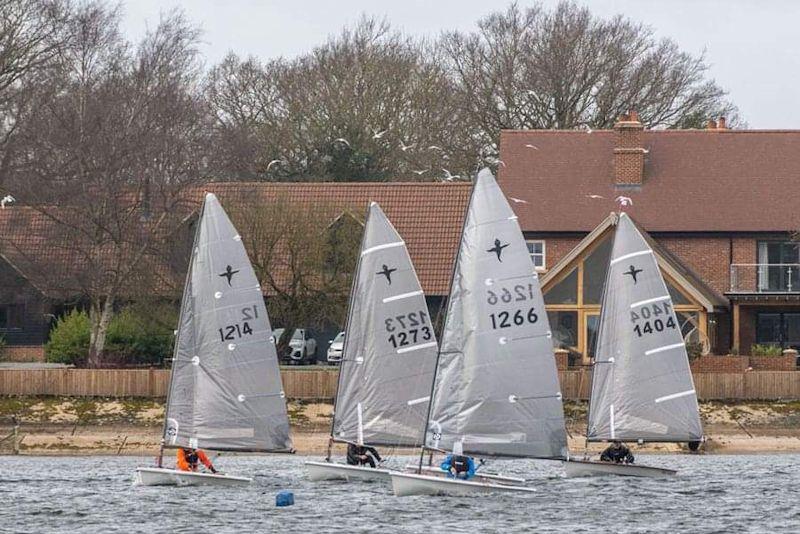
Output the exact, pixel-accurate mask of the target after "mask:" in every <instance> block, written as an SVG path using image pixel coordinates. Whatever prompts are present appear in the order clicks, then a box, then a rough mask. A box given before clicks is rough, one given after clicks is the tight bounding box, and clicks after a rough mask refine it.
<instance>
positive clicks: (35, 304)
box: [0, 260, 52, 361]
mask: <svg viewBox="0 0 800 534" xmlns="http://www.w3.org/2000/svg"><path fill="white" fill-rule="evenodd" d="M7 304H14V305H17V306H22V307H23V308H24V312H23V318H22V324H21V328H19V329H0V335H2V336H3V337H4V338H5V341H6V345H7V346H8V347H9V350H8V351H6V354H5V355H4V356H5V357H6V358H7V359H11V358H12V357H15V356H16V357H19V358H20V359H21V360H22V361H31V360H34V361H35V360H38V359H41V355H42V352H41V350H40V348H41V345H42V344H43V343H44V342H45V341H46V340H47V334H48V332H49V325H50V318H49V316H47V315H46V314H49V313H51V310H52V306H51V304H50V302H49V301H48V300H47V299H45V298H44V296H43V295H42V294H41V293H40V292H39V291H38V290H37V289H36V288H34V287H33V286H32V285H31V284H30V283H29V282H28V281H27V280H26V279H24V278H23V277H22V276H20V275H19V273H18V272H17V271H16V270H15V269H14V268H13V267H11V266H10V265H9V264H8V263H6V262H5V261H2V260H0V306H1V305H7ZM37 346H38V347H39V349H35V347H37ZM12 347H17V348H13V349H12ZM25 347H31V350H27V349H26V348H25Z"/></svg>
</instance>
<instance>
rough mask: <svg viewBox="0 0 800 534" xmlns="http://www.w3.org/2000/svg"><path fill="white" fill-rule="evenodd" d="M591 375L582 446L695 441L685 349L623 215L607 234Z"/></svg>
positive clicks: (651, 264)
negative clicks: (607, 250) (611, 239)
mask: <svg viewBox="0 0 800 534" xmlns="http://www.w3.org/2000/svg"><path fill="white" fill-rule="evenodd" d="M611 258H612V259H611V260H610V261H609V267H608V271H607V273H606V282H605V289H604V292H603V300H602V308H601V314H600V325H599V330H598V335H597V348H596V350H595V366H594V371H593V375H592V392H591V399H590V410H589V425H588V431H587V439H588V440H589V441H603V440H615V439H616V440H622V441H639V440H642V441H652V442H654V441H659V442H668V441H673V442H675V441H697V440H700V439H702V435H703V430H702V425H701V423H700V416H699V410H698V407H697V393H696V391H695V388H694V384H693V380H692V375H691V371H690V368H689V360H688V356H687V353H686V345H685V343H684V340H683V335H682V334H681V330H680V324H679V323H678V319H677V316H676V314H675V310H674V309H673V306H672V298H671V297H670V295H669V291H668V290H667V286H666V283H665V282H664V279H663V277H662V276H661V271H660V268H659V266H658V262H657V259H656V257H655V255H654V254H653V251H652V249H651V248H650V247H649V245H648V243H647V241H646V240H645V239H644V237H643V236H642V235H641V233H640V232H639V230H638V229H637V228H636V225H635V224H634V223H633V221H632V220H631V219H630V217H628V216H627V215H626V214H624V213H622V214H621V215H620V217H619V220H618V223H617V227H616V230H615V233H614V243H613V247H612V251H611Z"/></svg>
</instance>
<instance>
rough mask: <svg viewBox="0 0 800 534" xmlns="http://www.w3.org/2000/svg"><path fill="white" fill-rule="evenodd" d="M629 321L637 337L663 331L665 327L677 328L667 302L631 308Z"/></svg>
mask: <svg viewBox="0 0 800 534" xmlns="http://www.w3.org/2000/svg"><path fill="white" fill-rule="evenodd" d="M631 322H632V323H633V331H634V332H635V333H636V335H637V336H638V337H642V336H643V335H645V334H652V333H654V332H663V331H664V330H666V329H667V328H677V325H676V324H675V318H674V317H673V315H672V310H671V306H670V303H669V302H657V303H654V304H651V305H648V306H642V307H641V308H639V310H638V311H635V310H631Z"/></svg>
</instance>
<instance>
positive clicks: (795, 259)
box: [758, 241, 800, 291]
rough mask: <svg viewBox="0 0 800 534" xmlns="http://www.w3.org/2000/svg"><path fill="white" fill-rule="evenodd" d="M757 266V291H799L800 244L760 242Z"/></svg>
mask: <svg viewBox="0 0 800 534" xmlns="http://www.w3.org/2000/svg"><path fill="white" fill-rule="evenodd" d="M758 264H759V266H758V289H759V291H798V290H800V265H798V264H800V244H798V243H793V242H781V241H760V242H759V243H758Z"/></svg>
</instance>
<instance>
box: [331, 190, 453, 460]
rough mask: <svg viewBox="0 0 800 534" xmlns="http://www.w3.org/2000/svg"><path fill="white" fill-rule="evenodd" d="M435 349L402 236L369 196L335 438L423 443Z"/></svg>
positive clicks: (348, 326) (346, 344)
mask: <svg viewBox="0 0 800 534" xmlns="http://www.w3.org/2000/svg"><path fill="white" fill-rule="evenodd" d="M436 352H437V344H436V338H435V336H434V332H433V326H432V324H431V317H430V313H429V312H428V306H427V304H426V303H425V295H424V294H423V292H422V287H421V286H420V283H419V280H418V279H417V274H416V272H415V271H414V266H413V265H412V264H411V258H410V257H409V255H408V250H407V249H406V245H405V242H403V239H402V238H401V237H400V235H399V234H398V233H397V231H396V230H395V229H394V227H393V226H392V223H391V222H389V219H387V218H386V215H385V214H384V213H383V211H382V210H381V208H380V206H378V204H377V203H375V202H372V203H371V204H370V206H369V211H368V214H367V221H366V225H365V228H364V238H363V240H362V244H361V254H360V257H359V261H358V267H357V269H356V273H355V281H354V284H353V292H352V294H351V296H350V310H349V313H348V319H347V327H346V333H345V342H344V350H343V353H342V356H343V358H342V364H341V368H340V370H339V373H340V376H339V387H338V391H337V397H336V407H335V414H334V419H333V437H334V438H335V439H337V440H341V441H347V442H351V443H366V444H370V445H408V446H413V445H421V444H422V437H423V433H424V430H425V417H426V415H427V413H428V404H429V400H430V389H431V383H432V382H433V372H434V368H435V365H436Z"/></svg>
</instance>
